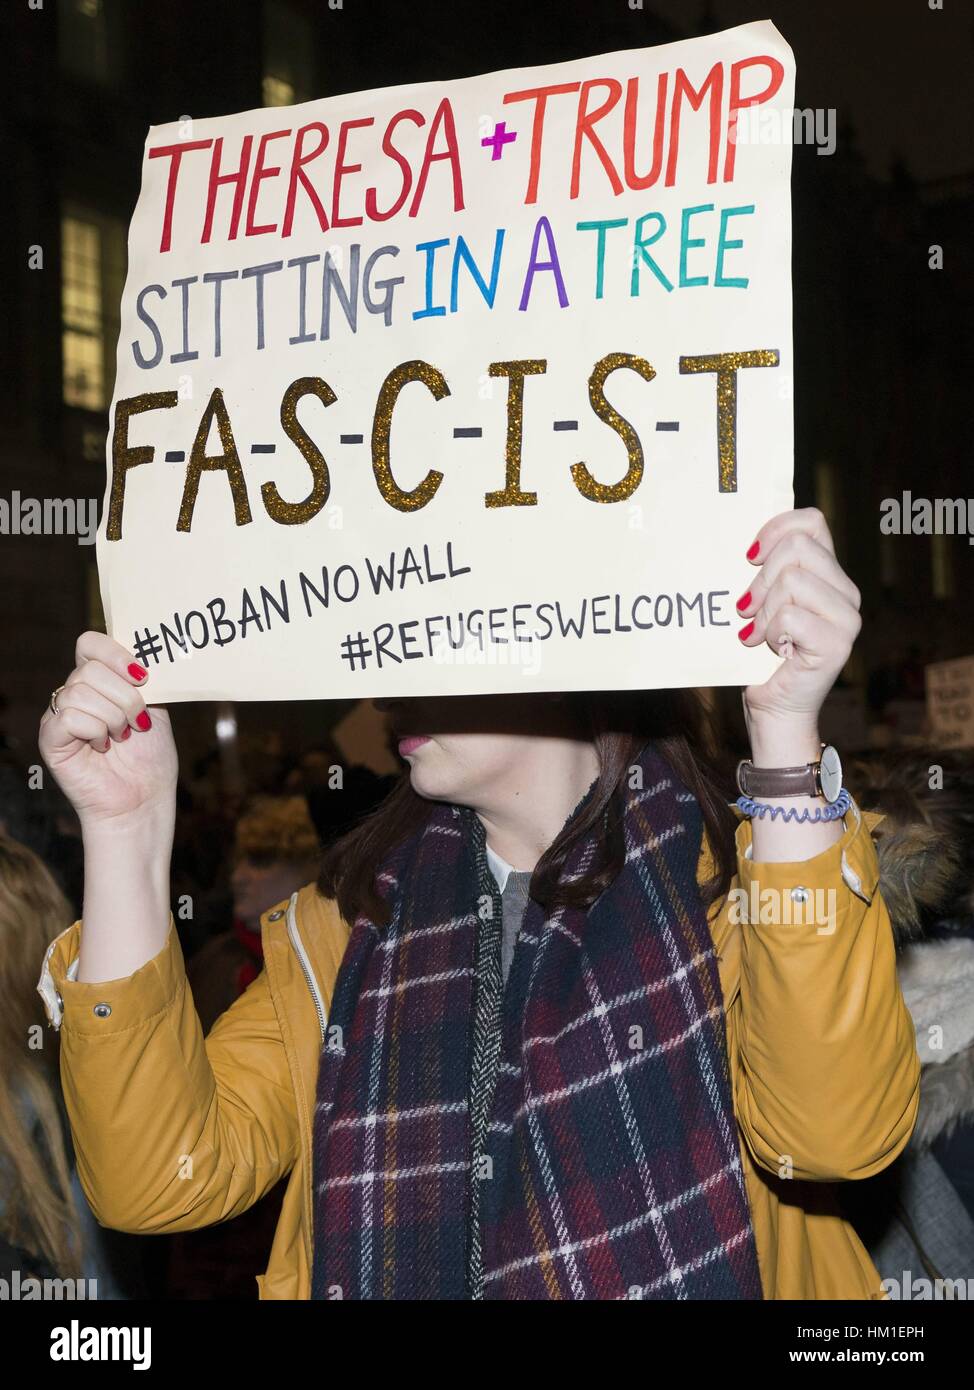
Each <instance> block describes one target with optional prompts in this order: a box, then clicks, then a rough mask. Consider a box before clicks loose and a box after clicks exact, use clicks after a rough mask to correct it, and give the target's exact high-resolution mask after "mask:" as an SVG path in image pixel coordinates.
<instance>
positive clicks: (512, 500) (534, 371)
mask: <svg viewBox="0 0 974 1390" xmlns="http://www.w3.org/2000/svg"><path fill="white" fill-rule="evenodd" d="M487 370H488V372H489V373H490V375H491V376H506V377H507V443H506V445H505V449H504V458H505V465H506V478H505V482H504V488H503V491H500V492H487V493H485V494H484V502H485V504H486V505H487V506H488V507H534V506H537V503H538V494H537V493H536V492H522V491H521V438H522V434H523V426H524V378H525V377H526V376H539V375H541V374H542V373H543V372H546V371H547V370H548V363H547V362H546V361H545V359H544V358H543V357H534V358H530V357H529V358H527V359H526V360H524V361H521V362H491V364H490V366H489V367H488V369H487Z"/></svg>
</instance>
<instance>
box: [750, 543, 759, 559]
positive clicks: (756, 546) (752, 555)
mask: <svg viewBox="0 0 974 1390" xmlns="http://www.w3.org/2000/svg"><path fill="white" fill-rule="evenodd" d="M760 549H761V542H760V541H755V542H754V544H753V545H752V546H751V548H750V550H749V551H748V552H747V558H748V559H749V560H756V559H757V558H758V551H759V550H760Z"/></svg>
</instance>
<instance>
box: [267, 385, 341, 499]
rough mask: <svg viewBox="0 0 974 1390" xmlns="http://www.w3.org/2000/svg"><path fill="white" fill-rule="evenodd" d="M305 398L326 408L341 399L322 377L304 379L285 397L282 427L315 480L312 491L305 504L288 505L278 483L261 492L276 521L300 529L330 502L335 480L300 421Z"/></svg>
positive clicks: (292, 387)
mask: <svg viewBox="0 0 974 1390" xmlns="http://www.w3.org/2000/svg"><path fill="white" fill-rule="evenodd" d="M305 396H317V397H318V400H319V401H321V403H322V404H323V405H324V406H329V405H334V404H335V402H336V401H337V399H338V397H337V396H336V395H335V393H334V391H333V390H332V389H331V387H330V386H329V385H328V383H327V381H322V379H321V377H320V376H302V377H299V378H298V379H297V381H292V382H291V385H290V386H289V387H288V388H287V390H286V391H285V393H284V399H283V400H282V401H281V426H282V428H283V430H284V433H285V434H286V435H287V437H288V439H290V440H291V442H292V444H296V445H297V447H298V453H299V454H300V455H301V457H302V458H303V459H304V461H305V463H306V464H307V465H308V467H309V468H310V470H311V477H312V479H313V482H312V487H311V491H310V493H309V494H308V496H307V497H306V498H305V499H304V501H303V502H285V501H284V499H283V497H282V496H281V494H280V493H279V492H278V490H277V484H276V483H265V484H264V485H263V487H262V488H261V490H260V495H261V497H262V498H263V499H264V508H265V510H266V512H267V515H268V516H269V517H270V518H271V519H272V520H273V521H279V522H280V523H281V525H282V526H300V525H303V524H304V523H305V522H307V521H311V519H312V518H313V517H316V516H317V515H318V513H319V512H320V511H321V509H322V507H323V506H324V505H325V503H326V502H327V501H328V496H329V494H330V492H331V478H330V476H329V473H328V464H327V463H326V462H325V456H324V454H323V453H322V452H321V450H320V449H319V448H318V446H317V444H315V442H314V440H312V439H311V438H310V437H309V436H308V434H307V433H306V432H305V430H304V429H303V427H302V426H301V424H300V422H299V420H298V401H300V400H302V399H303V398H304V397H305Z"/></svg>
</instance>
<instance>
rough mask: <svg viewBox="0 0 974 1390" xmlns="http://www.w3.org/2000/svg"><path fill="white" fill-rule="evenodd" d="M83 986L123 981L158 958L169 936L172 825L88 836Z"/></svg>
mask: <svg viewBox="0 0 974 1390" xmlns="http://www.w3.org/2000/svg"><path fill="white" fill-rule="evenodd" d="M83 839H84V902H83V907H82V931H81V949H80V960H79V966H78V975H77V978H78V980H79V981H91V982H95V981H102V980H119V979H124V978H126V977H127V976H129V975H131V974H132V973H133V972H134V971H136V970H138V969H139V967H140V966H142V965H144V964H145V963H146V961H149V960H151V959H152V958H153V956H156V955H158V954H159V952H160V951H161V950H162V948H163V946H164V945H165V943H166V937H167V936H168V934H169V916H170V913H169V874H170V862H171V859H172V842H173V820H172V816H171V815H170V814H166V813H160V814H159V815H157V816H156V817H154V818H153V819H151V820H147V821H140V822H138V823H135V824H131V823H129V824H126V823H125V822H123V821H121V820H119V821H118V822H116V823H114V824H111V823H110V824H108V825H102V826H99V827H98V828H96V829H87V830H85V831H84V832H83Z"/></svg>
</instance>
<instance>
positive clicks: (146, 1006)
mask: <svg viewBox="0 0 974 1390" xmlns="http://www.w3.org/2000/svg"><path fill="white" fill-rule="evenodd" d="M81 927H82V923H81V919H80V918H79V920H78V921H77V922H73V923H72V924H71V926H70V927H68V928H66V930H65V931H63V932H61V934H60V935H59V936H56V937H55V938H54V940H53V941H52V942H51V944H50V946H49V947H48V948H47V952H46V954H45V956H44V964H43V967H42V969H41V975H40V979H39V980H38V982H37V992H38V994H39V995H40V996H41V998H42V1000H43V1001H44V1009H45V1011H46V1013H47V1019H48V1022H49V1023H50V1025H51V1027H52V1028H55V1029H60V1028H62V1027H65V1028H67V1030H68V1031H69V1032H71V1033H73V1034H76V1035H80V1036H90V1037H104V1036H105V1035H106V1034H111V1033H121V1032H124V1031H125V1029H127V1028H133V1027H135V1026H136V1025H138V1024H140V1023H144V1022H145V1020H146V1019H147V1018H151V1017H152V1015H153V1014H157V1013H160V1012H161V1011H162V1010H163V1009H166V1008H168V1007H169V1005H170V1004H171V1003H172V1001H173V999H174V998H175V996H176V993H177V991H178V989H179V987H180V985H181V984H182V983H183V982H184V980H185V978H186V969H185V964H184V961H183V952H182V947H181V946H180V944H179V934H178V932H177V931H176V922H175V918H174V917H173V914H172V912H171V911H170V913H169V931H168V934H167V936H166V944H165V945H164V946H163V948H162V950H161V951H159V952H158V954H156V955H155V956H153V957H152V959H151V960H147V961H146V962H145V963H144V964H143V965H140V966H139V968H138V970H135V971H133V972H132V974H131V975H126V976H124V977H123V978H121V979H118V980H98V981H94V982H93V981H88V980H86V981H79V980H77V979H76V978H75V976H76V974H77V970H78V953H79V950H80V946H81Z"/></svg>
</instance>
